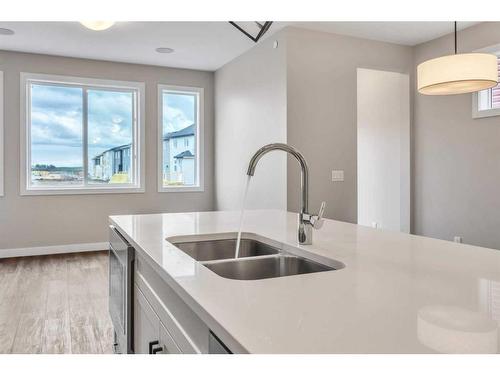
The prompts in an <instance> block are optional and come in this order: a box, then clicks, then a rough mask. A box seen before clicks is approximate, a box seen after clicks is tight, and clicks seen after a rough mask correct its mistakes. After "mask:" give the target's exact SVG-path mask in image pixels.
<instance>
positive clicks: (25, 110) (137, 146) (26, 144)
mask: <svg viewBox="0 0 500 375" xmlns="http://www.w3.org/2000/svg"><path fill="white" fill-rule="evenodd" d="M32 83H40V84H45V85H54V86H66V87H81V88H82V89H83V92H84V95H83V98H82V103H83V108H82V111H83V112H82V118H83V123H82V127H83V128H82V147H83V170H84V180H83V183H84V185H83V186H64V187H63V186H54V187H51V186H49V187H45V186H44V187H37V186H31V165H30V164H31V89H30V85H31V84H32ZM92 89H96V90H106V89H108V90H110V91H120V90H122V91H126V92H129V91H131V90H132V91H135V93H136V94H135V95H136V103H135V106H134V108H133V115H134V123H133V129H132V143H133V147H132V149H133V153H132V160H131V162H132V165H133V166H134V167H133V172H134V181H135V182H134V183H131V184H106V185H105V186H103V185H96V186H93V185H91V184H88V183H87V177H86V173H87V171H88V160H87V159H88V154H87V153H88V143H87V137H88V134H87V133H88V131H87V129H88V122H87V115H88V110H85V108H87V95H86V91H88V90H92ZM144 91H145V84H144V82H135V81H117V80H107V79H97V78H85V77H72V76H61V75H51V74H37V73H25V72H22V73H21V127H20V128H21V129H20V130H21V132H20V143H21V145H20V151H21V155H20V156H21V157H20V163H19V164H20V180H21V181H20V187H21V192H20V193H21V195H73V194H109V193H114V194H120V193H143V192H144V191H145V186H144V183H145V175H144V174H145V156H144V151H145V148H144V141H145V140H144V128H145V123H144V105H145V102H144Z"/></svg>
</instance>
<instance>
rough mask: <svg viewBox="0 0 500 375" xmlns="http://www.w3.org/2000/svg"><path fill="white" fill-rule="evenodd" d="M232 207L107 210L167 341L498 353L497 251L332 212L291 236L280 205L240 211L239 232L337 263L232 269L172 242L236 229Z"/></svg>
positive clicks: (186, 347) (202, 345) (255, 347)
mask: <svg viewBox="0 0 500 375" xmlns="http://www.w3.org/2000/svg"><path fill="white" fill-rule="evenodd" d="M239 215H240V212H236V211H234V212H232V211H215V212H192V213H172V214H151V215H121V216H111V217H110V224H111V225H113V226H114V227H115V228H116V229H117V230H118V232H119V233H120V234H121V235H122V236H123V237H124V238H125V239H126V240H127V241H128V242H129V243H130V245H131V246H133V247H134V248H135V253H136V256H135V257H136V264H135V269H136V271H135V278H134V282H135V285H136V287H137V288H138V292H137V293H138V298H139V299H140V301H143V302H144V300H146V301H148V302H149V303H146V304H145V305H146V306H149V307H151V308H152V310H153V312H155V313H156V315H158V316H159V321H160V323H159V324H160V327H161V328H160V331H161V329H165V330H166V331H167V332H169V333H170V335H168V334H167V336H168V339H167V341H169V340H171V341H173V342H174V343H175V345H174V343H172V346H171V347H172V351H171V352H180V353H182V352H192V353H206V352H209V332H212V333H213V334H214V336H216V337H217V340H220V342H221V343H222V344H223V346H224V347H225V348H226V349H228V350H229V351H231V352H233V353H439V352H441V353H497V352H498V350H499V349H498V326H499V322H500V308H499V306H500V252H498V251H497V250H493V249H486V248H481V247H475V246H470V245H465V244H458V243H453V242H448V241H442V240H436V239H430V238H425V237H420V236H414V235H408V234H404V233H399V232H391V231H384V230H379V229H372V228H368V227H364V226H360V225H355V224H350V223H344V222H339V221H334V220H325V223H324V225H323V227H322V228H321V229H320V230H314V233H313V243H312V245H299V244H298V241H297V214H294V213H290V212H285V211H279V210H255V211H247V212H246V213H245V221H244V225H243V231H244V232H245V233H250V234H253V235H257V236H258V237H259V239H260V240H262V241H263V242H268V243H269V244H271V245H273V246H277V247H279V248H280V249H281V250H282V251H284V252H287V253H292V254H295V255H299V256H302V257H305V258H307V259H310V260H313V261H316V262H319V263H323V264H329V263H331V262H335V264H342V265H343V266H344V267H339V269H336V270H332V271H327V272H316V273H307V274H300V275H294V276H286V277H277V278H267V279H261V280H234V279H229V278H225V277H221V276H219V275H218V274H216V273H214V272H213V271H211V270H210V269H208V268H207V267H206V266H205V265H203V264H201V263H200V262H198V261H196V260H195V259H193V258H192V257H190V256H189V255H188V254H186V253H185V252H183V251H181V250H180V249H179V248H178V247H176V246H175V245H174V244H173V243H175V242H176V240H177V241H178V239H179V238H183V239H184V240H186V239H189V238H191V237H192V239H196V238H197V236H200V235H201V236H205V238H213V239H217V238H231V237H235V236H236V232H237V231H238V225H239ZM184 236H186V237H184ZM148 275H149V276H148ZM166 289H168V291H166ZM152 299H153V300H154V301H152ZM134 301H135V300H134ZM140 301H139V302H140ZM149 307H147V309H149ZM134 308H136V307H134ZM150 310H151V309H150ZM159 310H160V312H158V311H159ZM163 310H165V311H163ZM148 314H149V315H148ZM151 314H152V313H151V312H149V313H147V314H146V317H147V316H152V315H151ZM162 315H163V316H165V319H162ZM140 316H141V315H140V311H139V312H136V313H135V314H134V327H141V324H143V322H142V323H141V321H139V320H140V319H141V318H139V319H138V317H140ZM164 325H165V327H163V326H164ZM169 326H170V327H173V329H170V328H169ZM155 327H156V326H155ZM136 329H137V328H134V332H136V331H135V330H136ZM155 329H156V328H155ZM141 334H142V333H141V332H136V336H139V335H141ZM159 336H162V333H161V332H160V333H159ZM135 339H137V337H136V338H135ZM138 345H139V346H140V345H142V344H140V343H139V344H136V346H138ZM145 350H146V349H144V350H142V349H141V350H138V348H136V350H135V351H136V352H143V351H145ZM164 351H166V350H164Z"/></svg>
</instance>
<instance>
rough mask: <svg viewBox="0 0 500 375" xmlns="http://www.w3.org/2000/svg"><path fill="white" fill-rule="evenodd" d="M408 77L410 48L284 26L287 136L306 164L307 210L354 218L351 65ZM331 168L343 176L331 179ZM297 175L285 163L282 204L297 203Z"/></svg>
mask: <svg viewBox="0 0 500 375" xmlns="http://www.w3.org/2000/svg"><path fill="white" fill-rule="evenodd" d="M357 68H369V69H377V70H386V71H393V72H399V73H406V74H410V79H412V76H413V71H414V69H413V51H412V48H411V47H407V46H400V45H396V44H390V43H382V42H376V41H372V40H366V39H359V38H353V37H348V36H342V35H335V34H327V33H322V32H314V31H308V30H303V29H297V28H290V29H288V35H287V69H288V72H287V95H288V100H287V123H288V126H287V139H288V143H289V144H290V145H293V146H296V147H297V148H298V149H299V150H301V151H302V152H303V153H304V155H305V157H306V159H307V160H308V161H309V164H310V172H311V173H310V209H311V211H312V212H315V211H317V209H318V208H319V205H320V203H321V201H323V200H324V201H326V202H327V210H326V216H327V217H329V218H333V219H337V220H342V221H348V222H352V223H355V222H356V221H357V160H356V158H357V135H356V124H357V119H356V94H357V90H356V69H357ZM332 169H343V170H344V176H345V181H344V182H332V181H331V171H332ZM299 179H300V174H299V169H298V167H297V163H295V162H289V163H288V209H289V210H290V211H297V210H298V207H299V188H300V180H299Z"/></svg>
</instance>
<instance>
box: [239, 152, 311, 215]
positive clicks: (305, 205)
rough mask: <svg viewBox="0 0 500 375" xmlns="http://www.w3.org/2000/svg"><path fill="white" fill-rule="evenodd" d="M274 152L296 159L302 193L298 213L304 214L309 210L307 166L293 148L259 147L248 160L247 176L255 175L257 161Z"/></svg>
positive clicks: (302, 157)
mask: <svg viewBox="0 0 500 375" xmlns="http://www.w3.org/2000/svg"><path fill="white" fill-rule="evenodd" d="M275 150H280V151H285V152H286V153H288V154H290V155H292V156H293V157H295V159H297V161H298V162H299V164H300V170H301V184H300V185H301V192H302V194H301V195H302V200H301V207H300V212H301V213H306V212H307V211H308V210H309V199H308V197H309V167H308V166H307V162H306V159H305V158H304V156H303V155H302V154H301V153H300V151H299V150H297V149H296V148H295V147H292V146H289V145H287V144H285V143H270V144H268V145H265V146H264V147H261V148H260V149H259V150H257V152H256V153H255V154H254V155H253V156H252V159H250V163H249V164H248V169H247V175H249V176H253V175H254V173H255V167H257V163H258V162H259V160H260V159H261V158H262V157H263V156H264V155H265V154H267V153H268V152H271V151H275Z"/></svg>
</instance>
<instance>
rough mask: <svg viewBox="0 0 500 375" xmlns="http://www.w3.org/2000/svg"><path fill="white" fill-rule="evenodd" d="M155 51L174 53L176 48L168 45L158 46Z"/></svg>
mask: <svg viewBox="0 0 500 375" xmlns="http://www.w3.org/2000/svg"><path fill="white" fill-rule="evenodd" d="M155 51H156V52H158V53H172V52H174V49H173V48H168V47H158V48H157V49H156V50H155Z"/></svg>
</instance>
